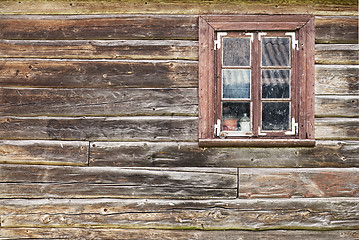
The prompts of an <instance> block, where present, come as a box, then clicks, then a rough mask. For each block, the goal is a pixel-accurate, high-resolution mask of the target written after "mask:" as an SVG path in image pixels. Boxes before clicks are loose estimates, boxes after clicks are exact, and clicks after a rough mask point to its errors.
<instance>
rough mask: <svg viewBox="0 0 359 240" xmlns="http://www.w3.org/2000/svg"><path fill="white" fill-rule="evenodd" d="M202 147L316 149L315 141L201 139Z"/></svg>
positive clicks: (199, 142)
mask: <svg viewBox="0 0 359 240" xmlns="http://www.w3.org/2000/svg"><path fill="white" fill-rule="evenodd" d="M198 144H199V146H200V147H314V146H315V140H314V139H199V141H198Z"/></svg>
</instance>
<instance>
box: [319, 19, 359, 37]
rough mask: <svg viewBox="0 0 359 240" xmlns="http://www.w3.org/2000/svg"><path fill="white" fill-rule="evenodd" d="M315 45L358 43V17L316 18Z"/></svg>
mask: <svg viewBox="0 0 359 240" xmlns="http://www.w3.org/2000/svg"><path fill="white" fill-rule="evenodd" d="M315 21H316V24H315V35H316V39H315V42H316V43H358V16H356V17H354V16H353V17H348V16H341V17H328V16H326V17H316V19H315Z"/></svg>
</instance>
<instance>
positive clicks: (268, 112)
mask: <svg viewBox="0 0 359 240" xmlns="http://www.w3.org/2000/svg"><path fill="white" fill-rule="evenodd" d="M289 106H290V104H289V102H264V103H263V108H262V129H263V130H269V131H271V130H289Z"/></svg>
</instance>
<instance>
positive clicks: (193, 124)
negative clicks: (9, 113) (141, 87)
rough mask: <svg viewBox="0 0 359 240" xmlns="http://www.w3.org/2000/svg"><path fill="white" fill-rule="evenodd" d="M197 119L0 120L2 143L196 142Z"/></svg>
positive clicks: (86, 118) (10, 118)
mask: <svg viewBox="0 0 359 240" xmlns="http://www.w3.org/2000/svg"><path fill="white" fill-rule="evenodd" d="M197 131H198V130H197V117H169V116H158V117H154V116H148V117H0V137H1V139H9V140H10V139H53V140H81V141H82V140H104V141H111V140H113V141H140V140H145V141H146V140H147V141H180V140H184V141H196V140H197Z"/></svg>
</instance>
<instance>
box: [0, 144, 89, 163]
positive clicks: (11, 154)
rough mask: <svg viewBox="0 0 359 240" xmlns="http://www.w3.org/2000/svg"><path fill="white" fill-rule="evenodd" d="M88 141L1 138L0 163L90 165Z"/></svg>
mask: <svg viewBox="0 0 359 240" xmlns="http://www.w3.org/2000/svg"><path fill="white" fill-rule="evenodd" d="M88 148H89V143H88V142H71V141H36V140H35V141H34V140H28V141H26V140H25V141H21V140H20V141H8V140H0V163H13V164H45V165H46V164H47V165H79V166H86V165H88V151H89V149H88Z"/></svg>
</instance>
